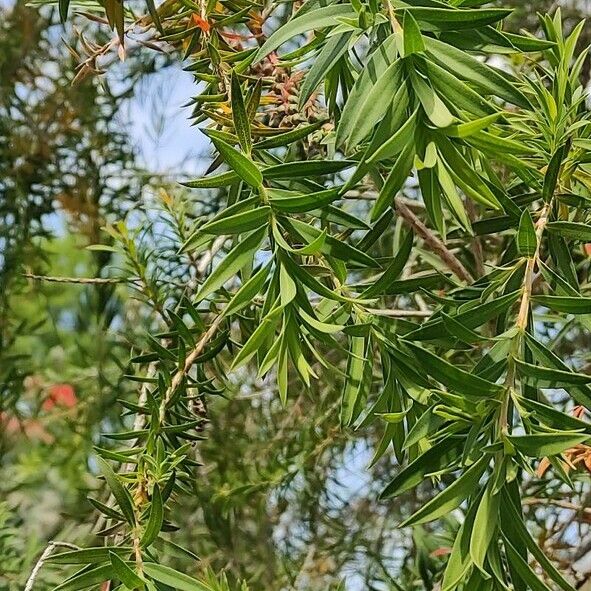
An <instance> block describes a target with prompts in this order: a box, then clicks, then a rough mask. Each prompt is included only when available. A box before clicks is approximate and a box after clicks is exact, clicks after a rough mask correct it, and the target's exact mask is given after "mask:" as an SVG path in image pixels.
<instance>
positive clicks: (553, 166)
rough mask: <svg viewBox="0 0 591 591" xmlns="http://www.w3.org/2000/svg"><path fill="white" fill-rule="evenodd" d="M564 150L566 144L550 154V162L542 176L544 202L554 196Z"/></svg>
mask: <svg viewBox="0 0 591 591" xmlns="http://www.w3.org/2000/svg"><path fill="white" fill-rule="evenodd" d="M566 152H567V147H566V145H562V146H560V148H558V149H557V150H556V152H554V154H552V158H551V159H550V164H548V169H547V170H546V174H545V176H544V186H543V188H542V197H543V198H544V201H546V202H549V201H550V199H552V197H553V196H554V192H555V191H556V186H557V185H558V177H559V176H560V168H561V166H562V161H563V160H564V156H565V154H566Z"/></svg>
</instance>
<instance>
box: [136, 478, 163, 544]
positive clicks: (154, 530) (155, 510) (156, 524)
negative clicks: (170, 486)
mask: <svg viewBox="0 0 591 591" xmlns="http://www.w3.org/2000/svg"><path fill="white" fill-rule="evenodd" d="M163 522H164V507H163V505H162V495H161V494H160V489H159V488H158V485H157V484H155V485H154V492H153V493H152V502H151V505H150V517H149V518H148V523H146V527H145V528H144V533H143V534H142V538H141V540H140V545H141V546H142V547H143V548H145V547H146V546H149V545H150V544H151V543H152V542H153V541H154V540H155V539H156V538H157V537H158V534H159V533H160V530H161V529H162V524H163Z"/></svg>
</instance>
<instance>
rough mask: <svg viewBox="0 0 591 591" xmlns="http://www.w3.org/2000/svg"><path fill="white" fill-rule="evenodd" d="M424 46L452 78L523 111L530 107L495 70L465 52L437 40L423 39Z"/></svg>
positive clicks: (513, 87) (521, 95)
mask: <svg viewBox="0 0 591 591" xmlns="http://www.w3.org/2000/svg"><path fill="white" fill-rule="evenodd" d="M425 44H426V46H427V52H428V54H429V55H430V56H432V57H433V58H434V59H435V61H436V62H437V63H438V64H440V65H441V66H442V67H444V68H445V69H446V70H448V71H449V72H450V73H451V74H453V75H454V76H456V77H459V78H461V79H463V80H466V81H468V82H470V83H472V84H474V85H475V86H476V87H477V88H479V89H481V90H483V91H484V92H486V93H488V94H491V95H493V96H498V97H499V98H502V99H504V100H506V101H508V102H510V103H513V104H515V105H518V106H520V107H523V108H525V109H527V108H529V107H530V103H529V101H528V100H527V97H526V96H525V95H524V94H523V93H522V92H521V91H520V90H518V89H517V88H516V86H515V85H514V84H513V83H512V82H511V81H509V80H508V79H507V77H506V76H505V75H503V74H501V73H500V72H498V71H497V70H495V69H493V68H491V67H490V66H488V65H486V64H484V63H482V62H480V61H478V60H477V59H476V58H474V57H472V56H471V55H470V54H468V53H466V52H465V51H462V50H461V49H457V48H456V47H453V46H452V45H448V44H447V43H443V42H442V41H439V40H437V39H433V38H425Z"/></svg>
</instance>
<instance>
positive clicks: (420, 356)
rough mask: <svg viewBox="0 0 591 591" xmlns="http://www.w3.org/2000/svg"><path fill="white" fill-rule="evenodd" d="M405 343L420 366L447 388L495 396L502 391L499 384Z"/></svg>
mask: <svg viewBox="0 0 591 591" xmlns="http://www.w3.org/2000/svg"><path fill="white" fill-rule="evenodd" d="M405 344H406V346H407V347H408V348H409V349H411V350H412V352H413V353H414V354H415V357H416V359H417V362H418V363H419V364H420V365H421V367H423V368H424V370H425V371H426V372H427V373H428V374H429V375H431V376H433V377H434V378H435V379H436V380H437V381H438V382H441V383H442V384H444V385H445V386H447V387H449V388H452V389H454V390H457V391H458V392H462V393H464V394H466V395H468V396H497V395H498V394H500V393H501V392H502V391H503V387H502V386H500V385H499V384H494V383H493V382H489V381H488V380H484V379H482V378H480V377H478V376H476V375H473V374H472V373H469V372H467V371H464V370H463V369H460V368H459V367H457V366H455V365H452V364H451V363H448V362H447V361H444V360H443V359H441V358H440V357H437V355H434V354H433V353H431V352H430V351H427V350H426V349H423V348H421V347H418V346H417V345H414V344H413V343H408V342H407V343H405Z"/></svg>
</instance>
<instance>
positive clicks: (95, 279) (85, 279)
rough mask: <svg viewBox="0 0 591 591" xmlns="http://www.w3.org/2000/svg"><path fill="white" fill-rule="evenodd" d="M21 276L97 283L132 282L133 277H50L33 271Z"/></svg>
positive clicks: (56, 280)
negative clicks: (35, 273)
mask: <svg viewBox="0 0 591 591" xmlns="http://www.w3.org/2000/svg"><path fill="white" fill-rule="evenodd" d="M23 277H26V278H27V279H34V280H35V281H46V282H47V283H78V284H84V285H86V284H97V285H104V284H109V283H133V282H134V281H135V280H134V279H126V278H124V277H108V278H102V277H52V276H49V275H34V274H33V273H23Z"/></svg>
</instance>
